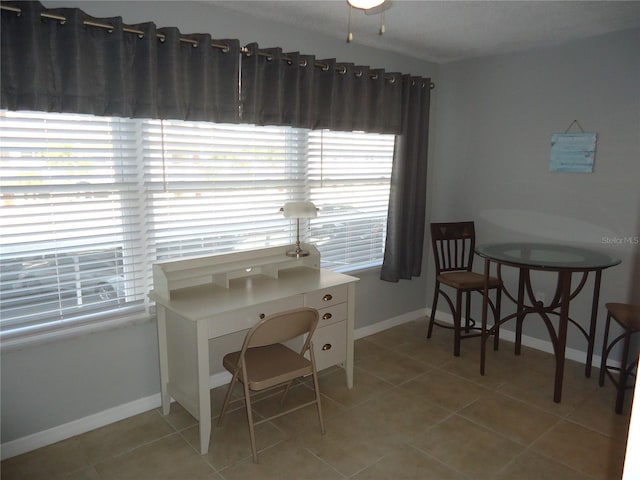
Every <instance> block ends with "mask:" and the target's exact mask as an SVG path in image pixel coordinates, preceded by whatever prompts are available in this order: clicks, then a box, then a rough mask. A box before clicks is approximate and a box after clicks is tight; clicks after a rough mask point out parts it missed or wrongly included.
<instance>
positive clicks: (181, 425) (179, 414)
mask: <svg viewBox="0 0 640 480" xmlns="http://www.w3.org/2000/svg"><path fill="white" fill-rule="evenodd" d="M156 411H157V412H158V413H159V414H160V415H162V418H164V420H165V422H167V423H168V424H169V425H171V426H172V427H173V428H174V429H175V430H177V431H180V430H184V429H185V428H188V427H192V426H194V425H196V424H197V423H198V421H197V420H196V419H195V418H193V416H192V415H191V414H190V413H189V412H187V411H186V410H185V408H184V407H183V406H182V405H180V404H179V403H178V402H173V403H172V404H171V406H170V410H169V414H168V415H164V414H163V413H162V407H160V408H158V409H157V410H156Z"/></svg>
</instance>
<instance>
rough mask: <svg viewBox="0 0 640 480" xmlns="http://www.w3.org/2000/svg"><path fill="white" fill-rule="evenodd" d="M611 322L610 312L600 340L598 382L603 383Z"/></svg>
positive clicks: (601, 384)
mask: <svg viewBox="0 0 640 480" xmlns="http://www.w3.org/2000/svg"><path fill="white" fill-rule="evenodd" d="M610 324H611V313H608V314H607V321H606V323H605V326H604V339H603V340H602V358H601V360H600V377H599V378H598V383H599V384H600V386H601V387H602V386H603V385H604V377H605V374H606V373H607V357H608V355H609V325H610Z"/></svg>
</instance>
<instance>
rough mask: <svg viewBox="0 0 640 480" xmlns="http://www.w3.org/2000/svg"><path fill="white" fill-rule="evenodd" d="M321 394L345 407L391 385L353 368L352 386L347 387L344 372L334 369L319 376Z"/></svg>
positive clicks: (364, 399) (381, 391) (385, 389)
mask: <svg viewBox="0 0 640 480" xmlns="http://www.w3.org/2000/svg"><path fill="white" fill-rule="evenodd" d="M319 380H320V391H321V392H322V394H323V395H325V396H327V397H329V398H331V399H332V400H334V401H335V402H338V403H339V404H340V405H343V406H345V407H354V406H356V405H359V404H361V403H363V402H366V401H367V400H370V399H371V398H373V397H375V396H378V395H381V394H382V393H383V392H385V391H389V390H391V389H392V388H393V385H392V384H391V383H389V382H387V381H385V380H382V379H380V378H378V377H376V376H374V375H371V374H370V373H368V372H366V371H365V370H362V369H360V368H354V371H353V388H347V383H346V378H345V374H344V372H343V371H342V370H336V371H334V372H332V373H331V374H329V375H321V376H320V379H319Z"/></svg>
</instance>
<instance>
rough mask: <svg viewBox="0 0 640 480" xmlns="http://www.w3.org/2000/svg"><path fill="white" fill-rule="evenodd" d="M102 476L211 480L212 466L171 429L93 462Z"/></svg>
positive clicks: (121, 479) (108, 478)
mask: <svg viewBox="0 0 640 480" xmlns="http://www.w3.org/2000/svg"><path fill="white" fill-rule="evenodd" d="M95 468H96V471H97V472H98V474H99V475H100V478H101V479H102V480H129V479H131V480H147V479H148V480H165V479H166V480H169V479H171V480H173V479H177V478H184V479H187V478H188V479H189V480H205V479H206V480H212V479H217V478H219V477H218V476H217V474H216V473H215V470H214V469H213V468H212V467H211V466H210V465H208V464H207V462H205V460H204V458H203V457H201V456H200V455H199V454H198V453H197V452H196V451H195V450H194V449H193V448H191V447H190V446H189V445H187V443H186V442H185V441H184V440H183V439H182V438H181V437H180V436H179V434H177V433H175V434H173V435H171V436H169V437H166V438H163V439H161V440H158V441H157V442H153V443H150V444H147V445H145V446H143V447H140V448H137V449H135V450H133V451H131V452H129V453H126V454H124V455H122V456H120V457H118V458H115V459H110V460H108V461H106V462H103V463H99V464H97V465H96V466H95Z"/></svg>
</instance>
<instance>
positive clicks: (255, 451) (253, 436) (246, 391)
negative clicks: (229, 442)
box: [242, 382, 258, 463]
mask: <svg viewBox="0 0 640 480" xmlns="http://www.w3.org/2000/svg"><path fill="white" fill-rule="evenodd" d="M242 385H243V387H244V404H245V406H246V408H247V423H248V424H249V437H250V439H251V454H252V455H253V463H258V449H257V448H256V432H255V430H254V425H253V412H252V411H251V396H250V394H249V386H248V385H247V384H246V383H244V382H243V383H242Z"/></svg>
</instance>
